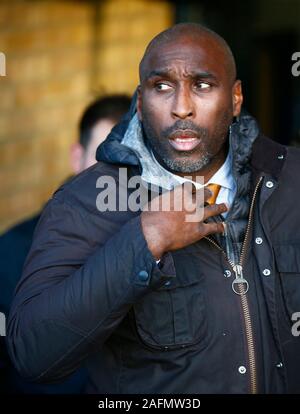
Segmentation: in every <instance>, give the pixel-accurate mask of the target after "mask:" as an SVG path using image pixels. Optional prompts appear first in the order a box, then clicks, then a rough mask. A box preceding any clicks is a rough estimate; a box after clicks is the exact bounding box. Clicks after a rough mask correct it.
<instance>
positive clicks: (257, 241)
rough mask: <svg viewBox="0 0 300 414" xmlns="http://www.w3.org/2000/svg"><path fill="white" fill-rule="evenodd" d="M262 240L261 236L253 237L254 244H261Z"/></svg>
mask: <svg viewBox="0 0 300 414" xmlns="http://www.w3.org/2000/svg"><path fill="white" fill-rule="evenodd" d="M262 242H263V239H262V238H261V237H256V239H255V243H256V244H262Z"/></svg>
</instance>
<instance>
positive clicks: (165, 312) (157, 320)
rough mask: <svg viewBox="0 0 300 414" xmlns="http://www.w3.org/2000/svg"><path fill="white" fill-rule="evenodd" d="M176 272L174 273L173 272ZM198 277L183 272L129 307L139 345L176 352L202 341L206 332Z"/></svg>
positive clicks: (204, 308) (201, 289) (203, 305)
mask: <svg viewBox="0 0 300 414" xmlns="http://www.w3.org/2000/svg"><path fill="white" fill-rule="evenodd" d="M176 272H177V270H176ZM201 279H202V276H201V275H199V274H198V275H197V276H194V277H190V276H189V275H188V274H186V273H185V272H183V273H181V274H180V275H178V273H177V277H176V278H174V280H172V281H171V282H170V283H169V284H166V285H164V286H162V287H160V288H158V289H156V290H153V291H151V292H150V293H149V294H147V295H146V296H144V298H143V299H142V300H141V301H140V302H138V303H136V304H135V305H134V307H133V309H134V315H135V323H136V328H137V332H138V335H139V337H140V339H141V340H142V342H143V343H144V344H145V345H147V346H149V347H151V348H157V349H162V348H163V349H165V350H167V349H177V348H184V347H185V346H188V345H192V344H195V343H197V342H199V341H201V340H202V341H203V344H204V339H205V336H206V332H207V319H206V316H205V313H206V312H205V310H206V306H205V299H204V296H203V286H202V283H203V281H202V280H201Z"/></svg>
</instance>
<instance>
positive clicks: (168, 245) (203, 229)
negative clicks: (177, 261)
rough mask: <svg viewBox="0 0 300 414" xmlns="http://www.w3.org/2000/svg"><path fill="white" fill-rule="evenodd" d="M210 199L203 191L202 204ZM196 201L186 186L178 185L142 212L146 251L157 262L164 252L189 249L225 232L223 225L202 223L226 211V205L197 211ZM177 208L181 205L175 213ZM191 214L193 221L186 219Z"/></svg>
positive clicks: (208, 194)
mask: <svg viewBox="0 0 300 414" xmlns="http://www.w3.org/2000/svg"><path fill="white" fill-rule="evenodd" d="M197 191H203V189H202V190H197ZM210 196H211V192H210V191H209V190H208V189H207V188H204V201H206V200H207V199H208V198H209V197H210ZM196 199H197V197H196V193H194V194H192V193H191V191H188V190H187V189H186V188H185V186H178V187H176V188H175V189H174V190H172V191H168V192H165V193H164V194H162V195H161V196H158V197H156V198H154V199H153V200H152V201H151V202H150V203H149V204H148V206H147V208H148V211H143V213H142V214H141V223H142V229H143V233H144V236H145V239H146V241H147V244H148V247H149V250H150V251H151V253H152V255H153V256H154V257H155V258H156V259H160V258H161V256H162V255H163V254H164V253H165V252H167V251H171V250H177V249H180V248H182V247H185V246H188V245H189V244H192V243H195V242H196V241H198V240H200V239H202V238H203V237H205V236H207V235H209V234H212V233H223V232H224V226H223V224H222V223H205V220H206V219H207V218H209V217H212V216H217V215H218V214H221V213H224V212H225V211H227V210H228V208H227V206H226V204H212V205H205V206H204V205H203V204H202V205H200V206H199V205H198V206H197V208H196V207H195V201H196ZM202 200H203V197H202ZM168 203H169V206H170V208H169V209H168V211H165V210H166V209H163V208H162V206H163V205H167V204H168ZM178 205H182V208H181V210H180V211H175V208H174V206H178ZM191 213H193V221H189V220H188V219H187V217H188V216H189V215H191ZM197 217H198V218H199V220H197Z"/></svg>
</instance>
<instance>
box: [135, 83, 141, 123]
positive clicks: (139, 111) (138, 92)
mask: <svg viewBox="0 0 300 414" xmlns="http://www.w3.org/2000/svg"><path fill="white" fill-rule="evenodd" d="M136 110H137V114H138V117H139V120H140V121H142V91H141V85H139V86H138V88H137V101H136Z"/></svg>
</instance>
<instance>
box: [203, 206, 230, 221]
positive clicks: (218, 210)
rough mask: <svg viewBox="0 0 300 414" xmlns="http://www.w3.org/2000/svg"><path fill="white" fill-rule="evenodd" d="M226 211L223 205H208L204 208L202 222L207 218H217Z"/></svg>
mask: <svg viewBox="0 0 300 414" xmlns="http://www.w3.org/2000/svg"><path fill="white" fill-rule="evenodd" d="M226 211H228V207H227V206H226V204H225V203H222V204H209V205H207V206H206V207H205V208H204V220H206V219H207V218H209V217H213V216H217V215H219V214H222V213H225V212H226Z"/></svg>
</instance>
